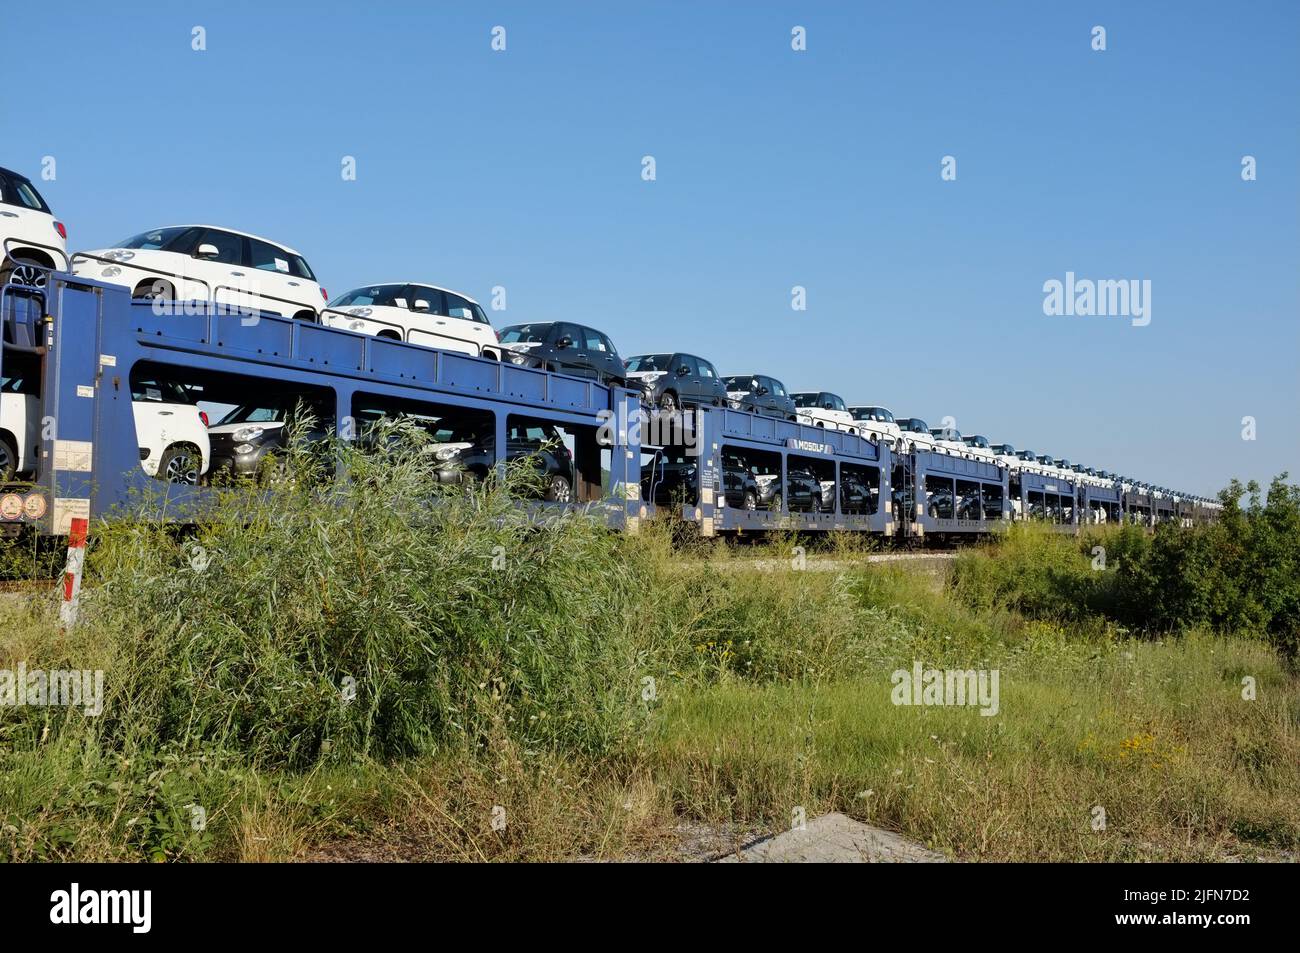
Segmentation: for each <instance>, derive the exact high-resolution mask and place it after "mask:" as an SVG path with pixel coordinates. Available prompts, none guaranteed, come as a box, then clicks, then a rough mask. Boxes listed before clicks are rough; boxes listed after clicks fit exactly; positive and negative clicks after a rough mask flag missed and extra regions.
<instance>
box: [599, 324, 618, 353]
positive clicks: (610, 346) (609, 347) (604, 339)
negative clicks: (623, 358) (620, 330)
mask: <svg viewBox="0 0 1300 953" xmlns="http://www.w3.org/2000/svg"><path fill="white" fill-rule="evenodd" d="M596 336H597V337H599V338H600V340H601V343H602V344H604V346H605V347H604V350H605V353H606V354H608V355H609V356H610V357H612V358H615V359H618V348H616V347H614V342H613V341H611V340H610V337H609V335H608V334H603V333H601V332H600V331H597V332H596Z"/></svg>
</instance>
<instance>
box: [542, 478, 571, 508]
mask: <svg viewBox="0 0 1300 953" xmlns="http://www.w3.org/2000/svg"><path fill="white" fill-rule="evenodd" d="M572 497H573V488H572V487H571V486H570V485H569V481H568V480H567V479H565V478H564V477H562V476H560V475H559V474H556V475H555V476H553V477H551V478H550V480H548V481H547V483H546V499H548V500H549V501H550V502H552V503H568V502H569V500H570V499H571V498H572Z"/></svg>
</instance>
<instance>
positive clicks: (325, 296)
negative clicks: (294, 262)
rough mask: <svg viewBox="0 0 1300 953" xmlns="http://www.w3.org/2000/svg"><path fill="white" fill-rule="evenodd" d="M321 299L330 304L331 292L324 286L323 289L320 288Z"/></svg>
mask: <svg viewBox="0 0 1300 953" xmlns="http://www.w3.org/2000/svg"><path fill="white" fill-rule="evenodd" d="M320 299H321V300H322V301H324V302H325V303H326V304H329V303H330V295H329V292H328V291H326V290H325V289H324V288H322V289H321V290H320Z"/></svg>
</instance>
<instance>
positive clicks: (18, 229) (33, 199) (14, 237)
mask: <svg viewBox="0 0 1300 953" xmlns="http://www.w3.org/2000/svg"><path fill="white" fill-rule="evenodd" d="M0 246H2V247H0V284H10V283H13V284H21V285H30V286H33V287H38V288H39V287H41V286H43V285H44V284H45V274H46V269H50V268H58V269H66V268H67V267H68V230H67V229H66V228H65V227H64V225H63V223H62V222H60V221H58V220H57V219H55V217H54V213H53V212H51V211H50V207H49V206H48V205H46V204H45V199H43V198H41V193H40V192H37V191H36V186H34V185H32V183H31V180H30V179H28V178H27V177H26V176H23V175H19V174H18V173H17V172H11V171H9V170H8V169H0Z"/></svg>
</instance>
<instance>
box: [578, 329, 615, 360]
mask: <svg viewBox="0 0 1300 953" xmlns="http://www.w3.org/2000/svg"><path fill="white" fill-rule="evenodd" d="M581 330H582V339H583V342H584V343H585V345H586V347H587V350H588V351H590V352H592V353H594V354H606V353H608V352H609V351H611V350H613V348H612V347H611V346H610V344H609V339H608V338H606V337H605V335H603V334H601V333H600V332H599V331H597V330H595V329H594V328H582V329H581Z"/></svg>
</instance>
